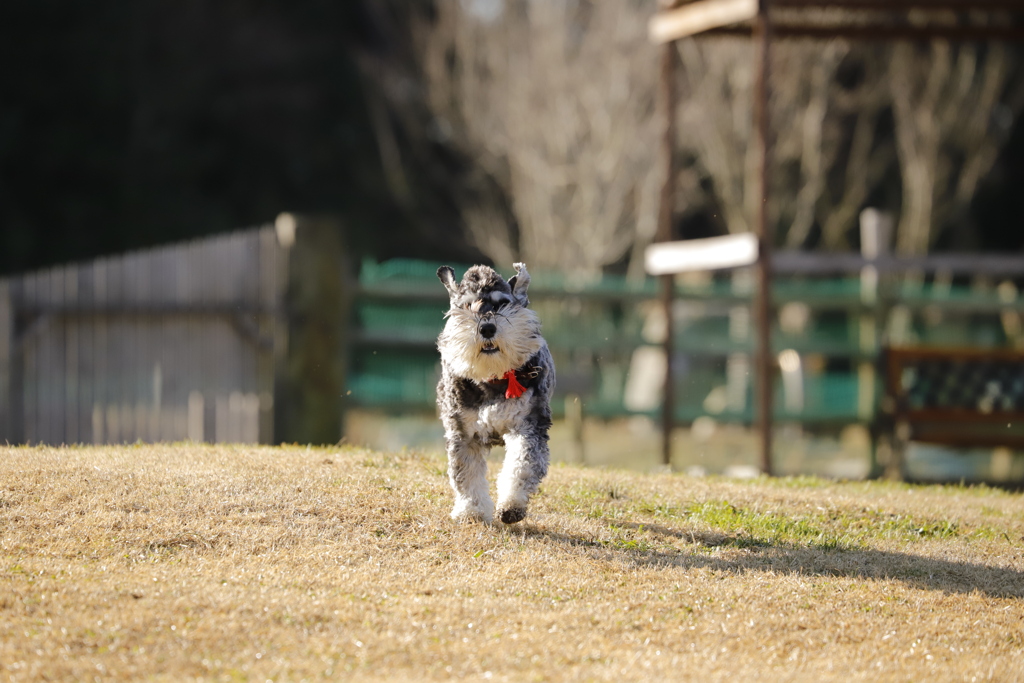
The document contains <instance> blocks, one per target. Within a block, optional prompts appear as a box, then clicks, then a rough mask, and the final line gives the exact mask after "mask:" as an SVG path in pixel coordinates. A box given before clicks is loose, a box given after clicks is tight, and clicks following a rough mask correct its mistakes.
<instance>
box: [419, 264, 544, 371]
mask: <svg viewBox="0 0 1024 683" xmlns="http://www.w3.org/2000/svg"><path fill="white" fill-rule="evenodd" d="M515 268H516V274H515V275H514V276H512V278H510V279H509V281H508V282H505V280H503V279H502V278H501V276H500V275H498V273H496V272H495V271H494V269H493V268H490V267H489V266H473V267H472V268H470V269H469V270H467V271H466V274H465V276H464V277H463V278H462V282H461V283H457V282H456V281H455V271H453V270H452V269H451V268H449V267H448V266H442V267H441V268H438V270H437V277H438V278H440V280H441V282H442V284H444V286H445V288H446V289H447V290H448V297H449V299H450V307H449V309H448V313H447V314H445V315H446V317H447V318H448V322H447V323H446V324H445V326H444V331H443V332H441V336H440V337H439V338H438V340H437V347H438V349H439V350H440V351H441V358H442V359H444V361H445V362H446V363H447V364H448V365H449V367H450V368H451V369H452V371H453V372H454V373H455V374H457V375H459V376H460V377H465V378H467V379H472V380H475V381H477V382H485V381H487V380H489V379H493V378H494V377H501V376H502V375H503V374H505V372H507V371H508V370H514V369H516V368H518V367H520V366H522V365H523V364H524V363H526V361H527V360H529V359H530V356H532V355H533V354H535V353H537V351H539V350H540V349H541V347H542V346H543V345H544V340H543V338H541V336H540V320H539V319H538V318H537V314H536V313H534V312H533V311H532V310H530V309H529V308H527V306H528V305H529V303H530V300H529V299H528V298H527V296H526V290H527V287H529V285H530V274H529V273H528V272H527V271H526V266H525V265H523V264H522V263H517V264H515Z"/></svg>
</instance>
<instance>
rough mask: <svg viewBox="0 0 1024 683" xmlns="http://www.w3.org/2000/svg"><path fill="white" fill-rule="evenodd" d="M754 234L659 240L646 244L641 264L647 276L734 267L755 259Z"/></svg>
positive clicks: (755, 241)
mask: <svg viewBox="0 0 1024 683" xmlns="http://www.w3.org/2000/svg"><path fill="white" fill-rule="evenodd" d="M757 256H758V246H757V237H756V236H755V235H754V234H753V233H750V232H744V233H739V234H737V235H725V236H724V237H708V238H705V239H699V240H683V241H680V242H659V243H657V244H652V245H651V246H649V247H647V251H646V252H644V265H645V267H646V268H647V272H648V273H650V274H651V275H672V274H675V273H685V272H689V271H695V270H718V269H720V268H738V267H740V266H749V265H751V264H753V263H756V262H757Z"/></svg>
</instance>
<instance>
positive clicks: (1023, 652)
mask: <svg viewBox="0 0 1024 683" xmlns="http://www.w3.org/2000/svg"><path fill="white" fill-rule="evenodd" d="M444 469H445V463H444V461H443V460H442V459H441V458H440V457H439V456H437V455H430V454H421V453H415V452H410V453H380V452H374V451H367V450H363V449H358V448H350V447H335V448H326V449H316V448H314V449H309V448H305V447H284V448H264V447H249V446H208V445H195V444H174V445H158V446H149V445H138V446H127V447H95V448H93V447H83V448H66V449H65V448H61V449H54V448H6V447H5V448H0V680H12V681H29V680H31V681H37V680H61V681H72V680H73V681H87V680H94V679H95V680H139V679H142V680H174V681H179V680H190V679H198V680H226V681H236V680H238V681H260V682H262V681H266V680H274V681H300V680H311V681H312V680H424V679H427V680H447V679H456V678H457V679H473V680H508V681H534V680H536V681H546V680H553V681H558V680H613V681H621V680H699V681H707V680H729V681H738V680H763V681H777V680H842V681H859V680H870V681H890V680H891V681H961V680H962V681H972V680H998V681H1012V680H1024V600H1022V598H1024V497H1022V496H1021V495H1020V494H1013V493H1007V492H1003V491H999V490H993V489H986V488H962V487H911V486H904V485H898V484H892V483H886V482H869V483H863V482H853V483H833V482H829V481H826V480H821V479H812V478H806V479H776V480H767V479H760V480H753V481H731V480H726V479H716V478H703V479H699V478H691V477H687V476H682V475H670V474H663V475H648V474H638V473H633V472H621V471H610V470H597V469H589V470H588V469H581V468H574V467H568V466H557V467H554V468H553V469H552V471H551V473H550V475H549V477H548V479H547V480H545V482H544V484H543V486H542V489H541V492H540V494H539V495H538V496H537V497H536V498H535V500H534V503H533V505H532V507H531V509H530V516H529V517H528V518H527V520H526V521H525V522H524V523H522V524H519V525H516V526H514V527H510V528H501V527H493V526H485V525H479V524H474V525H464V526H459V525H455V524H454V523H452V522H451V520H450V519H449V518H448V510H449V508H450V504H451V494H450V492H449V489H448V484H447V481H446V478H445V474H444ZM492 469H493V468H492Z"/></svg>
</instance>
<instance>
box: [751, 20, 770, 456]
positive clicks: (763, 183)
mask: <svg viewBox="0 0 1024 683" xmlns="http://www.w3.org/2000/svg"><path fill="white" fill-rule="evenodd" d="M768 4H769V0H760V2H759V6H758V12H757V19H756V21H755V24H754V35H755V42H754V45H755V50H756V55H757V57H756V60H757V61H756V65H757V74H756V82H755V85H754V88H755V92H754V102H755V105H754V106H755V117H756V120H755V126H754V144H755V145H756V146H757V152H758V156H759V159H758V163H759V175H760V181H759V183H758V184H759V185H760V195H761V196H760V198H759V200H760V201H759V202H758V207H757V214H756V216H755V229H756V230H757V238H758V242H759V246H760V255H759V258H758V262H757V285H758V286H757V295H756V301H755V306H756V309H755V317H756V320H757V356H756V358H757V361H756V364H755V365H756V368H757V370H756V372H757V425H758V428H759V431H760V437H761V438H760V451H761V471H762V472H764V473H765V474H767V475H771V474H772V375H773V370H774V363H773V359H772V349H771V319H772V315H771V311H772V236H771V228H770V226H769V224H768V160H769V154H770V152H769V148H770V144H771V140H770V138H769V135H770V132H769V131H770V122H769V118H770V117H769V111H768V102H769V83H768V79H769V74H770V72H771V63H770V59H771V39H772V35H771V34H772V27H771V21H770V20H769V16H768Z"/></svg>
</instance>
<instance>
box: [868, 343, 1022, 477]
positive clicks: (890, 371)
mask: <svg viewBox="0 0 1024 683" xmlns="http://www.w3.org/2000/svg"><path fill="white" fill-rule="evenodd" d="M883 366H884V373H885V395H884V396H883V398H882V401H881V406H880V407H881V410H880V424H879V432H880V434H879V436H880V437H881V438H882V439H885V438H886V437H888V438H889V439H891V442H890V443H891V447H892V457H891V458H889V466H888V468H887V469H888V472H887V473H888V474H889V475H891V476H895V477H899V478H902V477H903V475H904V474H905V472H904V454H905V451H906V446H907V444H908V443H909V442H910V441H917V442H922V443H931V444H940V445H945V446H955V447H990V448H994V447H1000V446H1001V447H1007V448H1024V352H1022V351H1015V350H1003V349H999V350H992V349H987V350H980V349H967V348H924V347H920V348H918V347H899V348H896V347H894V348H888V349H886V350H885V352H884V356H883Z"/></svg>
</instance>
